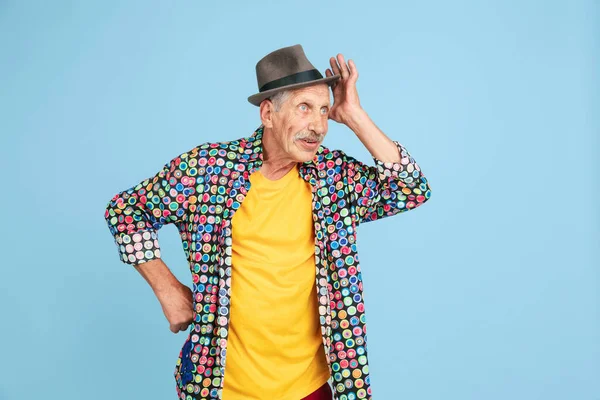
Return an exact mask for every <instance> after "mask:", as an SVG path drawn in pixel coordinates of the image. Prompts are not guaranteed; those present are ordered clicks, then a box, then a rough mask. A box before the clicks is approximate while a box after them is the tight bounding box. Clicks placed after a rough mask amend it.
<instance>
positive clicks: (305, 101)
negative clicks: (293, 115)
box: [298, 99, 329, 108]
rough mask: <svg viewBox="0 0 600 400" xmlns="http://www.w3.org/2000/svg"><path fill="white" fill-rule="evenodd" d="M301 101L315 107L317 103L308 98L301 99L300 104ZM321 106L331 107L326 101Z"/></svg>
mask: <svg viewBox="0 0 600 400" xmlns="http://www.w3.org/2000/svg"><path fill="white" fill-rule="evenodd" d="M301 103H306V104H308V105H309V106H311V107H313V106H314V105H315V103H313V102H312V101H310V100H306V99H299V102H298V104H301ZM321 107H327V108H329V103H324V104H323V105H321Z"/></svg>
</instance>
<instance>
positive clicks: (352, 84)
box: [325, 54, 362, 125]
mask: <svg viewBox="0 0 600 400" xmlns="http://www.w3.org/2000/svg"><path fill="white" fill-rule="evenodd" d="M329 63H330V64H331V69H329V68H327V70H326V71H325V75H326V76H328V77H329V76H333V75H340V76H341V77H340V79H338V80H337V81H336V82H335V83H334V84H333V86H332V88H331V90H332V91H333V106H332V107H331V109H330V110H329V119H332V120H334V121H336V122H339V123H341V124H344V125H348V124H349V122H350V117H351V116H352V115H354V114H355V113H357V112H361V111H362V107H361V106H360V101H359V99H358V92H357V90H356V80H357V79H358V71H357V70H356V64H354V61H353V60H348V64H347V65H346V62H345V60H344V56H343V55H342V54H338V55H337V59H336V58H335V57H331V58H330V59H329ZM332 70H333V72H332Z"/></svg>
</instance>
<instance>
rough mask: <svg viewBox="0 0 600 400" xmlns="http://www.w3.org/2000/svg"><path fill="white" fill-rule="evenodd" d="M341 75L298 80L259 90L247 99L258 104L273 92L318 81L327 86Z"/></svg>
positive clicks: (298, 87)
mask: <svg viewBox="0 0 600 400" xmlns="http://www.w3.org/2000/svg"><path fill="white" fill-rule="evenodd" d="M340 77H341V75H332V76H327V77H325V78H321V79H316V80H314V81H308V82H300V83H294V84H292V85H287V86H281V87H278V88H275V89H271V90H266V91H264V92H259V93H256V94H253V95H252V96H250V97H248V101H249V102H250V103H251V104H253V105H255V106H257V107H258V106H260V103H261V102H262V101H263V100H264V99H266V98H267V97H271V96H273V95H274V94H276V93H278V92H282V91H284V90H291V89H300V88H303V87H306V86H312V85H317V84H320V83H326V84H328V85H329V86H331V85H332V84H333V83H334V82H335V81H336V80H338V79H339V78H340Z"/></svg>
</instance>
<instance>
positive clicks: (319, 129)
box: [272, 84, 330, 162]
mask: <svg viewBox="0 0 600 400" xmlns="http://www.w3.org/2000/svg"><path fill="white" fill-rule="evenodd" d="M329 108H330V104H329V86H327V84H319V85H312V86H308V87H305V88H301V89H296V90H294V91H292V93H291V95H290V97H288V98H287V99H286V100H285V101H284V102H283V104H282V105H281V108H280V110H279V111H276V112H273V113H272V122H273V127H272V129H273V133H274V135H273V136H274V137H275V138H276V140H277V141H278V142H279V143H278V144H279V147H280V148H281V150H282V151H283V152H284V153H286V155H287V156H288V157H290V158H291V159H293V160H295V161H296V162H305V161H310V160H312V159H313V157H314V156H315V154H316V153H317V150H318V149H319V145H320V144H321V142H323V139H324V138H325V135H326V134H327V129H328V126H327V122H328V116H329Z"/></svg>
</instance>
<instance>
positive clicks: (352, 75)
mask: <svg viewBox="0 0 600 400" xmlns="http://www.w3.org/2000/svg"><path fill="white" fill-rule="evenodd" d="M348 66H349V67H350V78H349V79H348V81H349V82H352V83H355V82H356V80H357V79H358V70H357V69H356V64H354V60H348Z"/></svg>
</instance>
